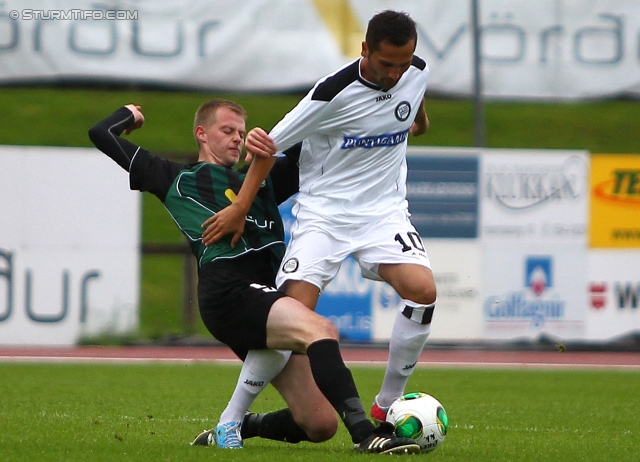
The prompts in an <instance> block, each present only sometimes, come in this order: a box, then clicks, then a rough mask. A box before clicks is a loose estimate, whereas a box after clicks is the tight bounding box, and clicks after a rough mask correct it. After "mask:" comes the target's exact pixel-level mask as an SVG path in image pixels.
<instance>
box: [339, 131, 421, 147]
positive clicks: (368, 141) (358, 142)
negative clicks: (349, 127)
mask: <svg viewBox="0 0 640 462" xmlns="http://www.w3.org/2000/svg"><path fill="white" fill-rule="evenodd" d="M408 136H409V130H404V131H401V132H398V133H390V134H387V135H376V136H363V137H358V136H345V137H344V141H343V142H342V146H340V149H352V148H365V149H370V148H377V147H379V146H395V145H397V144H401V143H404V142H405V141H407V137H408Z"/></svg>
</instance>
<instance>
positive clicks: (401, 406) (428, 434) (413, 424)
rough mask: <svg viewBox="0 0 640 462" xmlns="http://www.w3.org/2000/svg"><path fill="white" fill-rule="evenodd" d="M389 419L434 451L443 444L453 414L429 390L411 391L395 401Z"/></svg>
mask: <svg viewBox="0 0 640 462" xmlns="http://www.w3.org/2000/svg"><path fill="white" fill-rule="evenodd" d="M387 422H391V423H392V424H393V426H394V427H395V429H396V435H397V436H400V437H403V438H411V439H414V440H416V442H417V443H418V444H419V445H420V447H421V448H422V452H431V451H433V450H434V449H435V448H437V447H438V446H440V445H442V443H443V442H444V438H445V436H446V435H447V430H448V429H449V418H448V417H447V412H446V411H445V410H444V407H443V406H442V404H440V401H438V400H437V399H435V398H434V397H433V396H431V395H428V394H427V393H419V392H416V393H407V394H406V395H404V396H403V397H402V398H398V399H397V400H395V401H394V402H393V404H391V406H390V407H389V411H388V412H387Z"/></svg>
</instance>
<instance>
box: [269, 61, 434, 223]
mask: <svg viewBox="0 0 640 462" xmlns="http://www.w3.org/2000/svg"><path fill="white" fill-rule="evenodd" d="M428 76H429V68H428V66H427V64H426V62H424V61H423V60H422V59H420V58H418V57H417V56H414V58H413V62H412V65H411V66H410V67H409V69H408V70H407V71H406V72H405V73H404V74H403V75H402V77H401V78H400V80H399V81H398V83H397V84H396V85H395V86H394V87H393V88H391V89H390V90H388V91H386V92H385V91H382V90H381V88H380V87H378V86H376V85H374V84H372V83H370V82H368V81H366V80H365V79H364V78H363V77H362V75H361V74H360V60H357V61H355V62H352V63H350V64H347V65H345V66H344V67H342V68H341V69H339V70H338V71H336V72H334V73H333V74H330V75H329V76H327V77H325V78H323V79H321V80H320V81H318V83H316V85H315V86H314V88H313V89H312V90H311V91H310V92H309V93H308V94H307V95H306V96H305V97H304V98H303V99H302V100H301V101H300V102H299V103H298V105H297V106H296V107H295V108H294V109H293V110H291V112H289V113H288V114H287V115H286V116H285V117H284V118H283V119H282V120H281V121H280V122H279V123H278V124H277V125H276V126H275V127H274V128H273V130H272V131H271V133H270V136H271V137H272V138H273V140H274V141H275V143H276V146H277V148H278V151H282V150H284V149H287V148H289V147H290V146H292V145H293V144H295V143H297V142H299V141H303V140H304V141H303V145H302V153H301V155H300V193H299V194H298V196H297V203H298V204H299V206H301V207H303V208H308V209H309V210H312V211H313V212H314V213H316V214H319V215H321V216H324V217H327V218H329V219H331V220H333V221H337V222H354V221H369V220H371V219H375V218H379V217H382V216H385V215H388V214H389V213H393V212H397V211H398V210H402V209H405V210H406V209H407V201H406V197H405V196H406V176H407V166H406V151H407V137H408V133H409V128H410V127H411V124H412V123H413V121H414V119H415V117H416V114H417V111H418V109H419V107H420V103H421V102H422V100H423V98H424V94H425V91H426V89H427V80H428Z"/></svg>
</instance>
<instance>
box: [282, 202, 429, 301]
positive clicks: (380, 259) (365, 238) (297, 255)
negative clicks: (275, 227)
mask: <svg viewBox="0 0 640 462" xmlns="http://www.w3.org/2000/svg"><path fill="white" fill-rule="evenodd" d="M349 255H351V256H353V258H355V259H356V261H357V262H358V264H359V265H360V271H361V272H362V276H363V277H364V278H367V279H373V280H375V281H382V278H381V277H380V275H379V274H378V266H379V265H380V264H381V263H413V264H416V265H421V266H425V267H427V268H431V263H430V262H429V257H428V256H427V252H426V250H425V247H424V244H423V242H422V239H421V238H420V235H419V234H418V232H417V231H416V229H415V228H414V227H413V225H412V224H411V221H410V220H409V214H408V213H407V212H405V211H400V212H398V213H395V214H392V215H390V216H388V217H386V218H384V219H381V220H379V221H373V222H369V223H358V224H355V225H354V224H339V223H335V222H331V221H329V220H327V219H325V218H323V217H320V216H318V215H316V214H314V213H311V212H308V211H304V212H303V211H300V210H298V213H297V216H296V221H295V222H294V224H293V226H292V227H291V241H290V242H289V245H288V247H287V252H286V254H285V256H284V259H283V260H282V264H281V265H280V269H279V271H278V275H277V277H276V286H277V287H282V284H284V282H285V281H287V280H297V281H306V282H309V283H311V284H314V285H315V286H317V287H319V288H320V290H321V291H322V290H324V288H325V287H326V286H327V284H329V282H331V280H332V279H333V278H334V277H335V276H336V274H338V270H339V269H340V265H341V264H342V262H343V261H344V259H345V258H347V257H348V256H349Z"/></svg>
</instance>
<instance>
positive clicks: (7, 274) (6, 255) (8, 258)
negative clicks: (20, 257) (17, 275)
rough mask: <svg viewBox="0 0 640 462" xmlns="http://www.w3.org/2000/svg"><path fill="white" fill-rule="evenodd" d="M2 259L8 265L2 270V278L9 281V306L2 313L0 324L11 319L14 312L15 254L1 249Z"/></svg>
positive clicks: (0, 312)
mask: <svg viewBox="0 0 640 462" xmlns="http://www.w3.org/2000/svg"><path fill="white" fill-rule="evenodd" d="M0 257H2V259H4V261H5V262H6V264H7V267H6V268H3V269H0V277H2V278H5V279H6V280H7V304H6V308H5V309H4V310H2V311H0V322H2V321H5V320H7V319H9V317H10V316H11V311H12V310H13V262H12V260H13V252H6V251H4V250H3V249H0Z"/></svg>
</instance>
